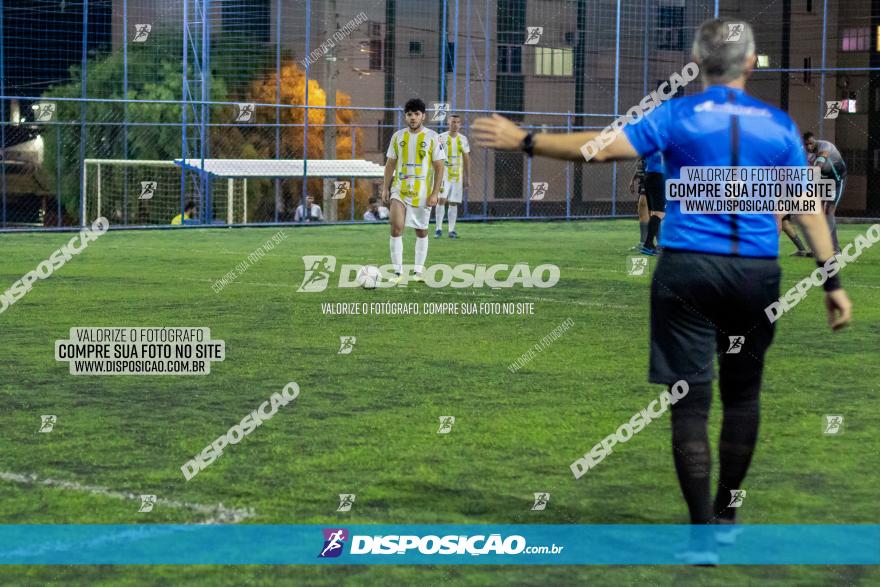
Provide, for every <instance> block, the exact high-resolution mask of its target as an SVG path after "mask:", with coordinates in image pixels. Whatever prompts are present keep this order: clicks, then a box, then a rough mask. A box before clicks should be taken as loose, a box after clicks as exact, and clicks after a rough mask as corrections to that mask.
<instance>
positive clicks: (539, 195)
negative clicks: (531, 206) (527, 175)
mask: <svg viewBox="0 0 880 587" xmlns="http://www.w3.org/2000/svg"><path fill="white" fill-rule="evenodd" d="M549 187H550V184H549V183H547V182H546V181H533V182H532V197H531V198H530V199H531V200H532V201H533V202H540V201H541V200H543V199H544V196H546V195H547V188H549Z"/></svg>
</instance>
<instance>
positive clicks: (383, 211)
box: [364, 196, 388, 222]
mask: <svg viewBox="0 0 880 587" xmlns="http://www.w3.org/2000/svg"><path fill="white" fill-rule="evenodd" d="M364 220H366V221H367V222H387V221H388V208H386V207H385V206H382V205H381V204H379V196H370V207H369V208H367V211H366V212H364Z"/></svg>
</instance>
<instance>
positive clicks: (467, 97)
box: [462, 0, 471, 216]
mask: <svg viewBox="0 0 880 587" xmlns="http://www.w3.org/2000/svg"><path fill="white" fill-rule="evenodd" d="M464 10H465V20H466V23H465V27H466V31H465V36H466V37H467V41H466V44H467V46H466V48H465V54H464V109H465V113H464V128H465V130H468V128H469V127H468V125H469V124H470V118H469V117H470V113H469V112H468V110H470V109H471V0H466V2H465V9H464ZM469 191H470V189H467V190H462V192H463V193H462V200H463V202H462V216H467V215H468V192H469Z"/></svg>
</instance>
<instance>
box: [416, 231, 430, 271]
mask: <svg viewBox="0 0 880 587" xmlns="http://www.w3.org/2000/svg"><path fill="white" fill-rule="evenodd" d="M427 258H428V237H427V236H425V237H416V263H415V265H416V266H415V271H416V273H421V272H422V271H424V270H425V259H427Z"/></svg>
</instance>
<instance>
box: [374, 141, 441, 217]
mask: <svg viewBox="0 0 880 587" xmlns="http://www.w3.org/2000/svg"><path fill="white" fill-rule="evenodd" d="M385 156H386V157H388V158H389V159H396V160H397V165H396V167H395V172H394V181H392V182H391V197H392V198H395V197H396V198H399V199H400V200H402V201H403V203H405V204H408V205H410V206H414V207H417V208H424V207H427V206H428V196H429V195H430V193H431V188H433V181H434V167H433V165H432V163H433V162H434V161H443V160H445V159H446V153H445V149H444V148H443V143H442V142H441V141H440V136H439V135H438V134H437V133H436V132H435V131H433V130H431V129H430V128H425V127H422V128H421V130H419V131H418V132H411V131H410V130H409V129H408V128H402V129H400V130H399V131H397V132H396V133H394V135H393V136H392V137H391V144H389V145H388V152H387V153H385Z"/></svg>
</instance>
